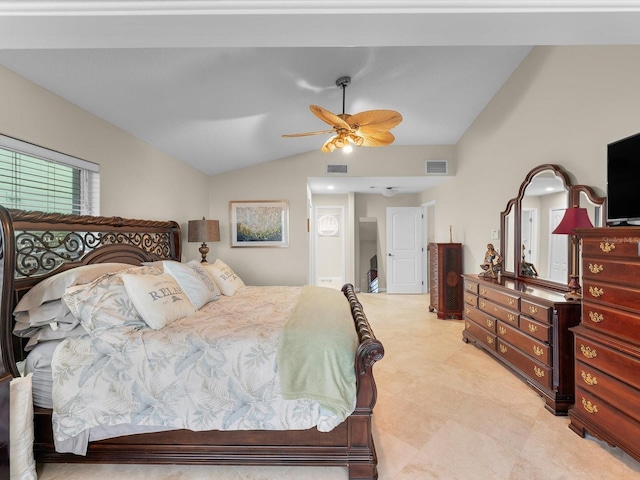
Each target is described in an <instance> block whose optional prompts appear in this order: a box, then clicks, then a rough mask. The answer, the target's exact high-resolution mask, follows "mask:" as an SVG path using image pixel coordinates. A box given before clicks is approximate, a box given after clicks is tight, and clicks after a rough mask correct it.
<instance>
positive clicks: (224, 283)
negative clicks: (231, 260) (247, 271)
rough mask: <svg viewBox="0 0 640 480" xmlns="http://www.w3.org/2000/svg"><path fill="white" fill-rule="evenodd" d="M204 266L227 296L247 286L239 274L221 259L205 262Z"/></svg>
mask: <svg viewBox="0 0 640 480" xmlns="http://www.w3.org/2000/svg"><path fill="white" fill-rule="evenodd" d="M203 266H204V269H205V270H206V272H207V273H208V274H209V275H211V277H212V278H213V280H214V281H215V282H216V285H218V288H219V289H220V291H221V292H222V294H223V295H226V296H227V297H232V296H233V295H234V294H235V293H236V292H237V291H238V290H239V289H240V288H242V287H244V286H245V284H244V282H243V281H242V279H241V278H240V277H239V276H238V274H237V273H236V272H234V271H233V270H232V268H231V267H230V266H229V265H227V264H226V263H224V262H223V261H222V260H220V259H217V260H216V261H215V262H213V263H208V264H203Z"/></svg>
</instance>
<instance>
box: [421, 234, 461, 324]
mask: <svg viewBox="0 0 640 480" xmlns="http://www.w3.org/2000/svg"><path fill="white" fill-rule="evenodd" d="M428 248H429V274H430V275H429V278H430V283H429V295H430V305H429V311H430V312H436V315H437V317H438V318H455V319H460V318H462V305H463V301H462V281H461V279H460V274H461V273H462V244H461V243H430V244H429V247H428Z"/></svg>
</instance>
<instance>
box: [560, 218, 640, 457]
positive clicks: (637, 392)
mask: <svg viewBox="0 0 640 480" xmlns="http://www.w3.org/2000/svg"><path fill="white" fill-rule="evenodd" d="M577 232H578V234H579V236H580V237H581V239H582V244H583V247H582V283H583V288H582V291H583V293H582V297H583V302H582V321H581V323H580V325H579V326H578V327H576V328H573V329H572V331H573V332H574V334H575V362H576V363H575V377H576V382H575V383H576V404H575V406H574V407H573V408H572V409H571V410H570V411H569V418H570V420H571V423H570V424H569V427H570V428H571V429H572V430H573V431H574V432H576V433H577V434H578V435H580V436H583V437H584V436H585V433H586V432H589V433H590V434H592V435H594V436H596V437H598V438H600V439H602V440H604V441H606V442H607V443H609V444H611V445H616V446H618V447H619V448H621V449H622V450H624V451H626V452H627V453H629V455H631V456H632V457H634V458H635V459H636V460H638V461H640V402H639V401H638V399H640V228H637V227H628V228H627V227H615V228H594V229H585V230H578V231H577Z"/></svg>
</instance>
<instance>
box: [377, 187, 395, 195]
mask: <svg viewBox="0 0 640 480" xmlns="http://www.w3.org/2000/svg"><path fill="white" fill-rule="evenodd" d="M380 193H382V196H383V197H394V196H396V195H397V194H398V189H397V188H394V187H387V188H385V189H384V190H382V192H380Z"/></svg>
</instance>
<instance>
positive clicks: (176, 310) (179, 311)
mask: <svg viewBox="0 0 640 480" xmlns="http://www.w3.org/2000/svg"><path fill="white" fill-rule="evenodd" d="M122 281H123V282H124V287H125V289H126V290H127V293H128V294H129V298H130V299H131V302H132V303H133V306H134V307H135V308H136V310H137V311H138V313H139V314H140V316H141V317H142V318H143V319H144V321H145V323H146V324H147V325H148V326H149V327H151V328H153V329H154V330H159V329H160V328H162V327H164V326H166V325H169V324H170V323H171V322H174V321H175V320H178V319H180V318H183V317H186V316H189V315H192V314H193V313H195V312H196V308H195V307H194V306H193V304H192V303H191V301H190V300H189V297H188V296H187V295H186V293H185V292H184V290H182V288H180V285H178V282H176V280H175V279H174V278H173V277H172V276H171V275H169V274H167V273H163V274H161V275H127V274H124V275H122Z"/></svg>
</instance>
